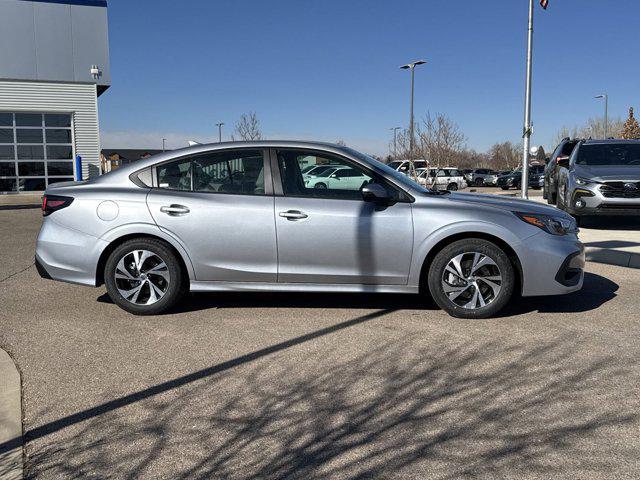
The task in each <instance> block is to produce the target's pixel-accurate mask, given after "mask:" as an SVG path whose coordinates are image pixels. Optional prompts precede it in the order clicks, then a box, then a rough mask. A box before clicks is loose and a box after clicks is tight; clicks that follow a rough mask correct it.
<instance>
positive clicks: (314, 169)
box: [302, 165, 339, 178]
mask: <svg viewBox="0 0 640 480" xmlns="http://www.w3.org/2000/svg"><path fill="white" fill-rule="evenodd" d="M336 167H339V165H309V166H307V167H305V168H304V169H302V176H303V177H304V178H310V177H317V176H318V175H320V174H321V173H322V172H324V171H326V170H329V169H330V168H336Z"/></svg>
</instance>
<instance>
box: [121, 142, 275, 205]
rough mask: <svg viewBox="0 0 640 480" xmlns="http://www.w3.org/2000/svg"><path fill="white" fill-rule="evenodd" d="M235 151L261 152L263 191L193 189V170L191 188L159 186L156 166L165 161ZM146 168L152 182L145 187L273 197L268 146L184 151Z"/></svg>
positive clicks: (191, 166)
mask: <svg viewBox="0 0 640 480" xmlns="http://www.w3.org/2000/svg"><path fill="white" fill-rule="evenodd" d="M235 151H240V152H242V151H245V152H247V151H254V152H255V151H260V152H262V162H263V171H264V193H254V194H249V193H237V192H208V191H195V190H193V172H191V189H190V190H177V189H175V188H160V186H159V183H158V168H159V167H161V166H162V165H165V164H167V163H172V162H177V161H180V160H183V159H185V158H194V157H200V156H204V155H209V154H216V153H228V152H235ZM146 168H151V171H152V182H153V185H152V186H151V187H147V188H151V189H153V190H161V191H168V192H183V193H208V194H214V195H242V196H246V197H273V195H274V193H273V180H272V178H271V177H272V176H271V162H270V161H269V148H265V147H258V148H247V147H246V146H245V147H236V148H233V147H232V148H224V149H213V150H207V151H204V152H199V153H196V154H194V153H186V154H184V155H181V156H178V157H173V158H170V159H168V160H164V161H162V162H159V163H156V164H154V165H152V166H151V167H146ZM192 168H193V165H190V166H189V169H190V170H191V169H192ZM144 170H145V168H142V169H140V170H138V171H136V172H134V173H133V174H132V175H137V174H138V173H139V172H142V171H144Z"/></svg>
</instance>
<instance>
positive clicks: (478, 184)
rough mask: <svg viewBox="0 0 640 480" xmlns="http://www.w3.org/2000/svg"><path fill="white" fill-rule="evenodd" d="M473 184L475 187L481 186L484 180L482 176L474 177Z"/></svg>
mask: <svg viewBox="0 0 640 480" xmlns="http://www.w3.org/2000/svg"><path fill="white" fill-rule="evenodd" d="M473 184H474V185H475V186H476V187H481V186H483V185H484V180H483V179H482V178H476V179H475V180H474V181H473Z"/></svg>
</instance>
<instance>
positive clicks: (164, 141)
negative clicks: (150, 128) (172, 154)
mask: <svg viewBox="0 0 640 480" xmlns="http://www.w3.org/2000/svg"><path fill="white" fill-rule="evenodd" d="M166 141H167V139H166V138H163V139H162V151H163V152H164V151H165V148H164V146H165V143H166Z"/></svg>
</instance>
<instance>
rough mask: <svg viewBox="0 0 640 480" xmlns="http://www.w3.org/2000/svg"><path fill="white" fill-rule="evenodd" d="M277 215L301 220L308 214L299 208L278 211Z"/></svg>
mask: <svg viewBox="0 0 640 480" xmlns="http://www.w3.org/2000/svg"><path fill="white" fill-rule="evenodd" d="M279 215H280V216H281V217H282V218H286V219H287V220H302V219H303V218H307V217H308V216H309V215H307V214H306V213H304V212H301V211H300V210H287V211H286V212H280V213H279Z"/></svg>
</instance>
